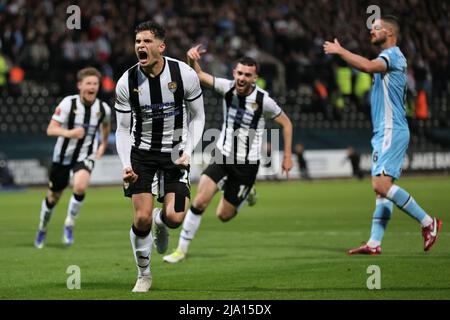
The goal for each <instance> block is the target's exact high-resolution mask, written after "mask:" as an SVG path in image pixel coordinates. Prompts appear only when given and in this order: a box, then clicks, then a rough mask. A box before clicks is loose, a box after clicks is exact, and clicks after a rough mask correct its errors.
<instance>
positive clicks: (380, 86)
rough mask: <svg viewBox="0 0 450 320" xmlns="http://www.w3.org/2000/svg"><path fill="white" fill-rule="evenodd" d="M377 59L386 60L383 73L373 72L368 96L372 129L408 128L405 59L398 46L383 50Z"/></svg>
mask: <svg viewBox="0 0 450 320" xmlns="http://www.w3.org/2000/svg"><path fill="white" fill-rule="evenodd" d="M378 59H382V60H384V61H385V62H386V65H387V71H386V72H385V73H375V74H374V79H373V86H372V93H371V98H370V103H371V113H372V125H373V131H374V132H375V133H377V132H380V131H381V132H383V131H384V130H385V129H393V130H408V122H407V121H406V109H405V98H406V78H407V74H406V72H407V71H406V69H407V64H406V59H405V56H404V55H403V53H402V52H401V51H400V49H399V48H398V47H391V48H388V49H385V50H383V51H382V52H381V53H380V55H379V56H378Z"/></svg>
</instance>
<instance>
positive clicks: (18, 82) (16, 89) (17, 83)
mask: <svg viewBox="0 0 450 320" xmlns="http://www.w3.org/2000/svg"><path fill="white" fill-rule="evenodd" d="M24 79H25V71H24V70H23V69H22V68H21V67H20V66H13V67H12V68H11V70H10V71H9V94H10V95H12V96H20V95H21V93H22V84H23V81H24Z"/></svg>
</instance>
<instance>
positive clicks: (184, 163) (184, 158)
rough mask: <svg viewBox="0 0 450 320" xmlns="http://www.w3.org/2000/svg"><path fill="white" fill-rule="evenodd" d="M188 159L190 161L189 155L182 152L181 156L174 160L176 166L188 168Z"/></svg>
mask: <svg viewBox="0 0 450 320" xmlns="http://www.w3.org/2000/svg"><path fill="white" fill-rule="evenodd" d="M189 161H190V157H189V155H188V154H187V153H184V152H183V154H182V155H181V157H179V158H178V159H177V160H176V161H175V164H176V165H177V166H180V167H183V168H188V167H189Z"/></svg>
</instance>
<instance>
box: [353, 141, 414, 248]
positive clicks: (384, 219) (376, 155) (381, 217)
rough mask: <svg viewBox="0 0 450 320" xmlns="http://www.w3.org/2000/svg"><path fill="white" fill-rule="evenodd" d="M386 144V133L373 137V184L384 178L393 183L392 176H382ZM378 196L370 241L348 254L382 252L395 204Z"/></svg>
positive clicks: (384, 180) (385, 180)
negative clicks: (384, 146) (385, 233)
mask: <svg viewBox="0 0 450 320" xmlns="http://www.w3.org/2000/svg"><path fill="white" fill-rule="evenodd" d="M385 144H386V141H385V138H384V135H380V136H374V137H373V138H372V147H373V152H372V185H374V183H375V182H376V181H379V180H383V182H384V183H392V178H391V177H384V176H381V173H382V172H383V170H384V168H385V161H386V159H387V158H386V153H385V152H383V149H382V148H383V145H385ZM405 150H406V149H405ZM399 170H400V168H399ZM388 178H389V179H388ZM375 192H376V191H375ZM376 196H377V198H376V200H375V210H374V212H373V216H372V228H371V232H370V238H369V241H367V243H366V244H365V245H362V246H360V247H358V248H355V249H350V250H349V251H348V254H371V255H377V254H380V253H381V241H382V239H383V236H384V232H385V230H386V227H387V225H388V222H389V220H390V218H391V215H392V211H393V204H392V202H391V201H390V200H389V199H387V198H386V197H384V196H383V195H381V194H379V193H377V192H376Z"/></svg>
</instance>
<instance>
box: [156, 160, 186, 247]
mask: <svg viewBox="0 0 450 320" xmlns="http://www.w3.org/2000/svg"><path fill="white" fill-rule="evenodd" d="M162 167H163V170H162V171H161V172H162V174H161V175H160V178H159V179H160V185H161V188H162V189H163V190H162V192H160V194H161V193H163V194H164V202H163V207H162V208H155V209H154V217H153V221H154V222H155V224H154V228H153V235H154V238H155V244H156V249H157V251H158V253H164V252H166V251H167V248H168V244H169V232H168V230H167V229H168V228H170V229H176V228H178V227H179V226H180V225H181V224H182V223H183V220H184V217H185V215H186V211H187V208H188V207H189V199H190V194H191V192H190V185H189V169H183V168H179V167H178V166H175V165H174V164H173V163H172V161H171V160H169V161H164V162H163V163H162Z"/></svg>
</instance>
